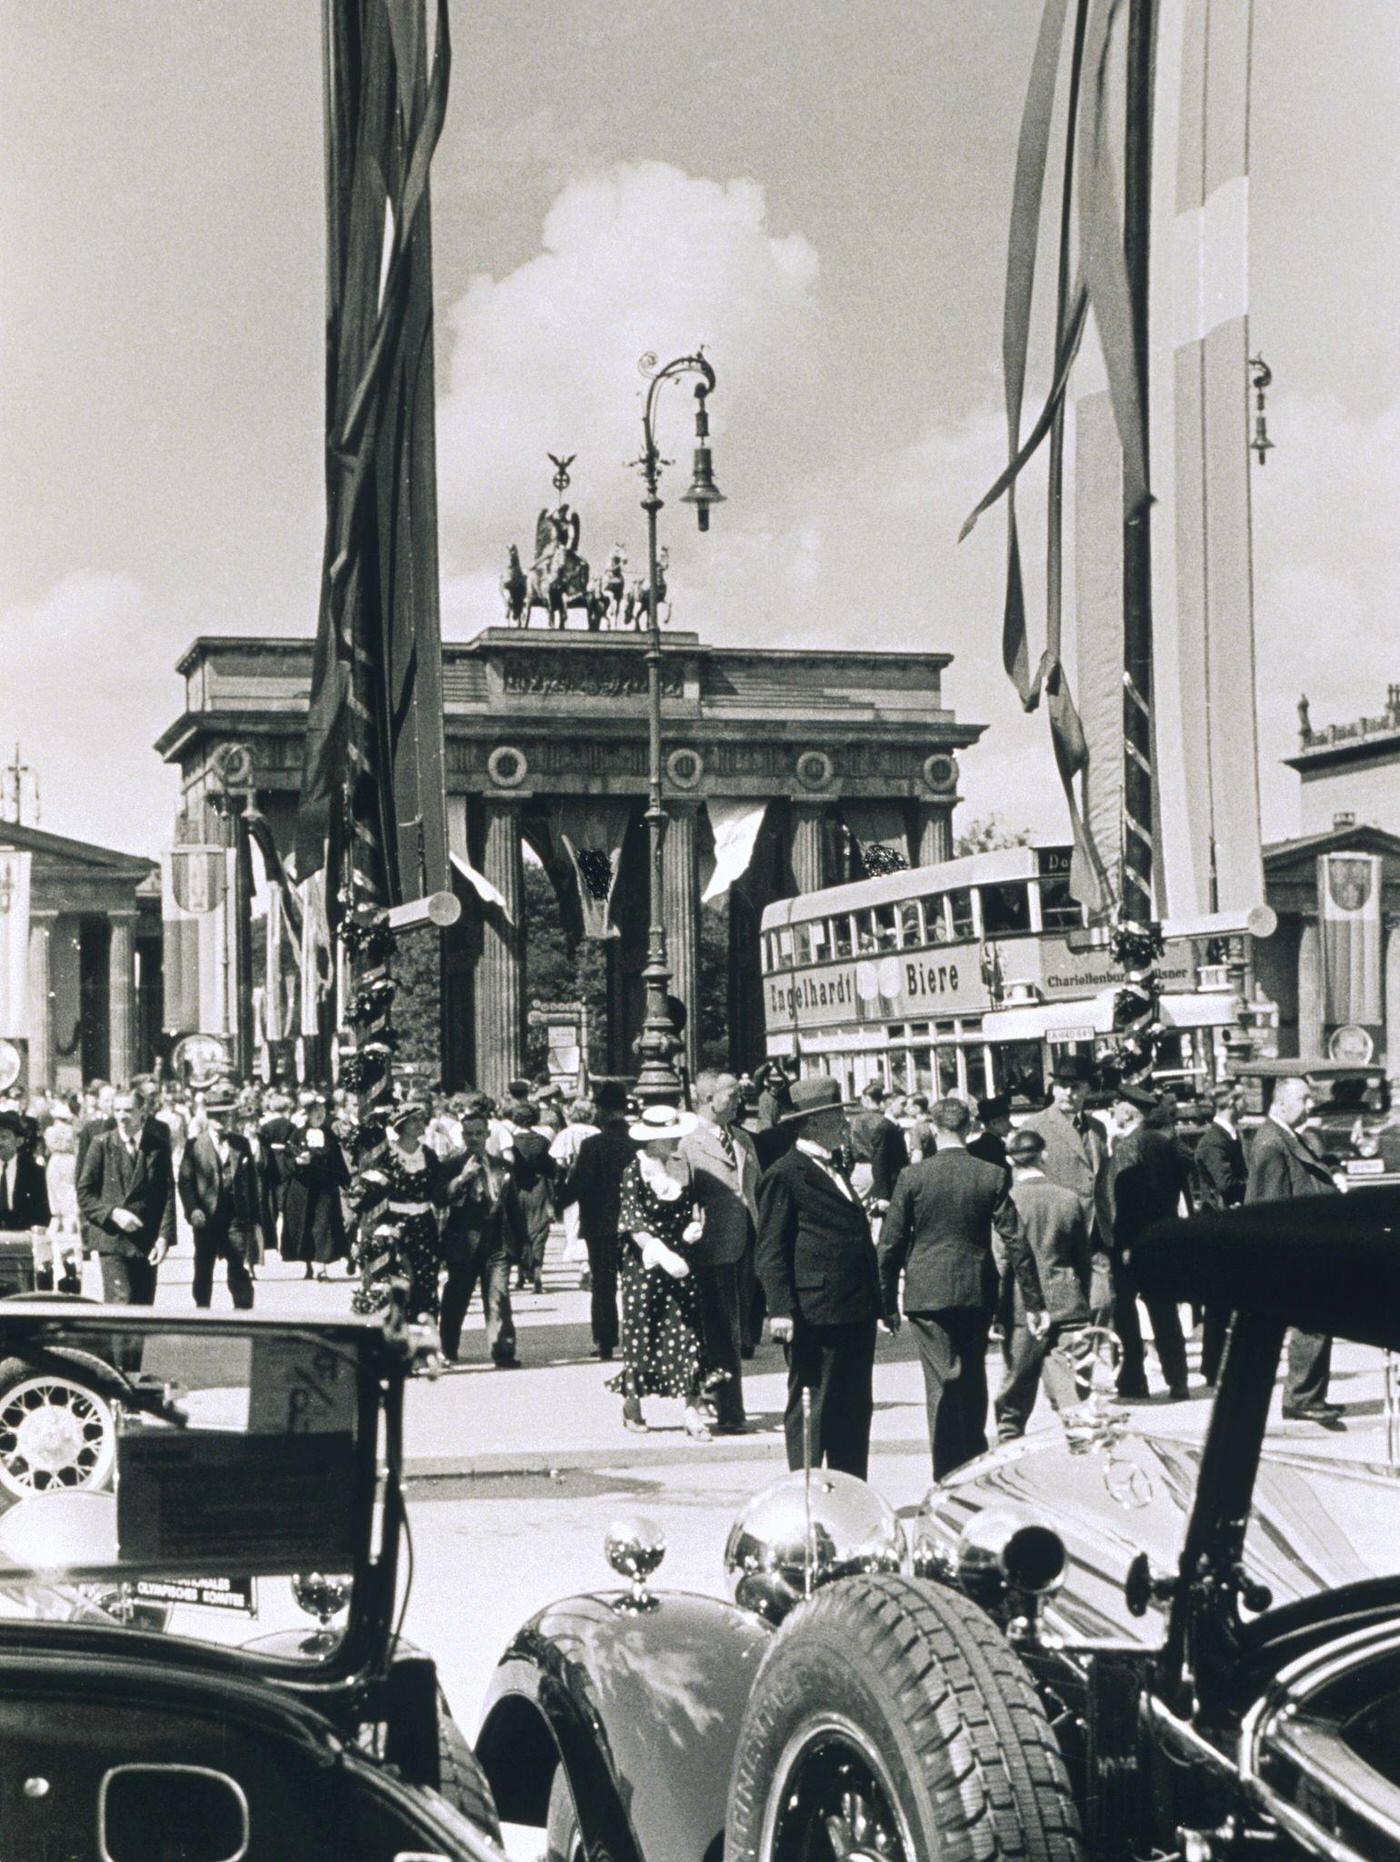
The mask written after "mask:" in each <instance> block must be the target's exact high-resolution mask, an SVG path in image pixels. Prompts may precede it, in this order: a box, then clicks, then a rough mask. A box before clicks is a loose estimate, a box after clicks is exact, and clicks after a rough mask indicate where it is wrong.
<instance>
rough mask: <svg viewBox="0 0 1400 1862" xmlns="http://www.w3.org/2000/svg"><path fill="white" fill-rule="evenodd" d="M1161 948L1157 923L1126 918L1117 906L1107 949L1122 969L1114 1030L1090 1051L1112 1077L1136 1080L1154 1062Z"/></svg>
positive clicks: (1159, 1012) (1115, 1000)
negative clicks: (1145, 922)
mask: <svg viewBox="0 0 1400 1862" xmlns="http://www.w3.org/2000/svg"><path fill="white" fill-rule="evenodd" d="M1165 948H1166V945H1165V943H1164V941H1163V938H1162V927H1161V925H1159V924H1157V923H1155V922H1154V923H1151V924H1142V923H1139V922H1138V921H1137V920H1134V919H1130V918H1125V917H1124V916H1122V908H1121V907H1120V908H1119V916H1118V917H1117V918H1116V919H1115V921H1114V923H1113V926H1112V929H1111V930H1110V933H1109V950H1110V951H1111V953H1112V956H1113V961H1114V962H1115V963H1116V964H1117V965H1118V967H1119V969H1120V970H1122V971H1123V982H1122V983H1121V984H1120V985H1119V987H1118V988H1117V989H1116V990H1115V992H1114V996H1113V1032H1112V1034H1110V1035H1109V1036H1107V1037H1106V1038H1105V1039H1104V1040H1102V1041H1100V1042H1099V1043H1098V1047H1097V1050H1096V1053H1095V1059H1096V1061H1097V1062H1098V1065H1099V1067H1100V1068H1101V1069H1102V1070H1103V1071H1104V1072H1105V1073H1112V1074H1113V1075H1114V1076H1115V1077H1116V1078H1117V1079H1120V1080H1135V1079H1140V1078H1141V1077H1143V1076H1144V1075H1146V1074H1150V1073H1151V1072H1152V1069H1153V1067H1154V1065H1155V1064H1156V1059H1157V1047H1158V1043H1159V1042H1160V1040H1161V1038H1162V1033H1163V1027H1162V1005H1161V996H1160V992H1159V988H1158V979H1157V967H1156V966H1157V959H1158V958H1159V957H1160V956H1161V955H1162V953H1163V951H1164V950H1165Z"/></svg>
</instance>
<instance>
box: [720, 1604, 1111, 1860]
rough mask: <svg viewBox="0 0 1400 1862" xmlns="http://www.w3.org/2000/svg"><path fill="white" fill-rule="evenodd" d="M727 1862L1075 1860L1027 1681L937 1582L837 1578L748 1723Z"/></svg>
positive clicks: (798, 1617)
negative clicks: (848, 1857)
mask: <svg viewBox="0 0 1400 1862" xmlns="http://www.w3.org/2000/svg"><path fill="white" fill-rule="evenodd" d="M724 1853H725V1858H726V1862H797V1858H801V1859H802V1862H828V1858H835V1857H838V1856H843V1855H851V1854H860V1855H864V1854H867V1853H869V1854H878V1855H880V1856H881V1857H888V1858H889V1862H974V1858H975V1859H976V1862H988V1859H989V1858H992V1857H1015V1858H1017V1862H1082V1858H1083V1855H1084V1849H1083V1843H1082V1840H1081V1837H1080V1832H1079V1817H1078V1813H1077V1811H1076V1809H1075V1805H1074V1800H1073V1796H1072V1793H1071V1790H1070V1783H1069V1776H1068V1773H1067V1771H1066V1769H1065V1764H1064V1759H1063V1757H1062V1755H1061V1753H1060V1749H1059V1747H1058V1745H1057V1744H1056V1743H1055V1736H1054V1734H1053V1732H1052V1731H1051V1729H1050V1724H1049V1721H1048V1720H1047V1718H1046V1716H1045V1711H1044V1709H1043V1708H1042V1706H1041V1704H1040V1700H1039V1698H1038V1696H1037V1694H1036V1691H1035V1688H1034V1686H1033V1684H1032V1682H1031V1678H1030V1676H1029V1674H1028V1673H1027V1672H1026V1669H1025V1667H1024V1666H1023V1665H1022V1663H1021V1662H1020V1660H1019V1659H1018V1658H1017V1656H1016V1654H1015V1653H1014V1651H1013V1650H1012V1649H1011V1647H1010V1646H1009V1644H1008V1643H1007V1641H1006V1639H1005V1637H1004V1636H1003V1635H1002V1634H1001V1632H1000V1631H999V1630H998V1629H997V1627H996V1625H995V1624H994V1623H993V1622H992V1621H991V1619H990V1618H989V1617H987V1616H986V1615H984V1614H983V1612H982V1611H980V1610H979V1609H977V1608H976V1607H975V1606H974V1605H973V1604H971V1603H969V1602H967V1601H966V1600H965V1599H964V1598H962V1597H959V1596H955V1595H954V1594H952V1593H951V1592H948V1591H943V1590H940V1589H938V1588H937V1587H936V1586H934V1585H932V1584H926V1583H923V1582H921V1581H919V1580H916V1579H912V1578H905V1577H896V1576H872V1577H854V1578H847V1579H843V1580H842V1581H840V1582H839V1583H836V1584H832V1585H830V1586H829V1587H828V1588H826V1589H824V1590H821V1591H818V1592H817V1594H816V1596H814V1597H813V1598H811V1600H810V1601H809V1602H807V1603H805V1604H803V1605H802V1606H800V1608H798V1609H797V1610H794V1611H793V1613H792V1615H791V1616H789V1617H788V1619H787V1621H786V1622H785V1623H784V1624H783V1626H782V1628H781V1629H780V1630H779V1632H778V1634H777V1635H776V1636H775V1637H774V1639H773V1643H772V1646H771V1647H770V1649H769V1650H768V1653H767V1655H766V1656H765V1657H764V1660H763V1666H762V1668H761V1669H760V1670H759V1673H758V1678H757V1680H756V1681H755V1683H754V1688H753V1692H752V1694H751V1695H750V1697H749V1702H748V1706H747V1707H746V1708H745V1710H744V1719H743V1724H742V1727H741V1729H740V1733H739V1744H738V1750H737V1757H736V1760H735V1767H734V1775H733V1780H732V1783H731V1786H730V1797H729V1821H728V1830H727V1834H726V1841H725V1850H724Z"/></svg>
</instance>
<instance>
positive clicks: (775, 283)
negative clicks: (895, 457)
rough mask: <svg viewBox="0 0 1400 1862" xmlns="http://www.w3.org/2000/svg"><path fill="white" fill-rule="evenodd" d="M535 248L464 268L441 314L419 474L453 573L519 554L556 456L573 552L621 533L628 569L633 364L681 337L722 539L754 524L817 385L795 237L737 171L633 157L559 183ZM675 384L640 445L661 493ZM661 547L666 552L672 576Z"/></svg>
mask: <svg viewBox="0 0 1400 1862" xmlns="http://www.w3.org/2000/svg"><path fill="white" fill-rule="evenodd" d="M542 244H543V250H542V251H541V252H540V253H539V254H537V256H536V257H534V258H532V259H530V260H529V261H528V262H527V263H525V264H524V265H521V266H520V267H519V268H518V269H517V270H515V271H513V272H511V273H509V274H507V275H506V276H505V277H502V278H491V277H488V276H485V275H482V276H478V277H476V278H474V279H473V280H472V282H471V284H470V286H469V287H468V289H467V292H466V294H465V296H464V297H462V298H461V299H460V300H459V301H458V302H457V303H456V304H455V305H454V306H453V307H452V309H451V310H450V311H449V312H448V314H447V316H446V318H445V319H444V324H445V328H446V332H447V333H448V338H449V344H448V346H449V361H448V368H447V388H446V392H445V393H444V395H443V396H442V399H441V401H440V403H439V407H438V466H439V477H440V484H441V498H440V508H441V511H442V521H443V528H444V541H445V554H446V556H447V558H448V560H449V561H450V563H451V564H452V565H454V567H455V568H456V569H457V570H459V571H463V572H466V573H468V574H470V573H473V572H478V571H481V570H483V569H485V568H487V567H490V569H491V570H492V576H493V579H494V577H495V576H497V575H499V573H500V569H501V567H502V566H503V565H504V562H505V554H506V546H507V545H508V544H509V543H511V542H515V543H517V544H518V545H519V546H520V549H521V552H522V554H523V555H524V556H525V559H526V560H527V562H528V560H529V557H530V555H531V554H532V553H533V544H534V525H535V516H536V513H537V512H538V510H539V509H540V507H541V506H542V505H543V504H544V503H545V502H546V501H552V498H553V493H552V491H551V487H550V475H551V470H552V468H551V467H550V465H549V463H548V460H547V458H546V454H548V453H551V452H553V453H570V452H575V453H577V454H578V461H577V464H576V465H575V467H574V482H573V486H572V487H571V490H570V493H569V496H570V499H571V501H572V502H573V503H574V504H575V506H576V507H577V508H578V509H579V510H580V512H581V514H582V516H583V519H584V523H585V531H584V537H583V551H584V554H585V555H586V556H588V557H589V559H590V561H591V562H592V563H593V564H594V565H595V566H601V565H602V564H603V563H604V562H605V561H606V558H607V553H608V551H609V549H610V547H611V546H612V544H613V543H614V542H615V541H618V540H621V541H623V542H624V543H625V544H626V545H627V548H628V551H629V554H630V555H631V557H632V559H633V563H634V565H636V564H637V563H638V562H639V561H640V559H641V556H642V551H643V547H644V528H643V526H644V519H643V516H642V513H641V510H640V508H639V505H640V497H641V485H640V481H639V479H638V477H637V475H636V473H635V472H630V471H629V470H628V469H627V465H626V462H627V461H629V460H632V459H635V458H636V457H637V455H638V453H639V452H640V451H641V441H642V432H641V410H642V397H643V394H644V391H645V384H644V381H643V378H642V376H641V375H640V374H639V373H638V368H637V363H638V358H639V357H640V356H641V355H642V354H643V353H644V352H645V351H652V352H654V353H656V354H657V355H658V356H659V357H660V359H661V361H662V362H666V361H669V360H670V359H671V357H673V356H677V355H683V354H686V353H688V352H690V351H692V350H693V349H694V348H695V346H696V345H697V344H699V343H703V344H704V345H705V346H706V350H707V353H708V354H709V356H710V358H711V360H712V362H713V364H714V367H715V370H716V372H717V375H718V378H719V386H718V389H717V391H716V393H715V395H714V397H713V400H712V402H711V415H712V420H713V424H714V436H715V449H716V476H717V478H718V480H719V482H720V485H721V487H722V488H723V489H724V490H725V491H727V492H728V493H729V494H730V496H731V499H732V501H733V508H735V509H737V510H738V511H739V512H741V513H743V516H742V518H741V520H740V523H739V525H738V526H735V525H731V527H730V529H729V531H728V532H727V533H726V534H727V535H728V536H732V535H734V534H736V530H737V531H741V530H742V528H743V527H745V526H747V527H757V528H758V529H760V530H761V529H762V527H763V524H764V522H765V521H766V518H767V515H768V513H769V511H770V501H769V498H768V496H767V489H766V488H767V486H768V485H769V484H773V483H781V482H783V479H784V476H785V475H790V474H791V473H792V472H793V471H794V470H796V469H797V465H798V461H799V459H800V454H801V443H802V436H803V434H804V433H805V432H806V431H807V428H808V425H809V422H810V421H811V419H812V418H813V414H814V411H815V406H816V403H817V402H818V400H819V395H820V380H821V372H822V369H821V356H822V353H823V345H822V332H821V322H820V316H819V311H818V305H817V300H816V284H817V276H818V263H817V256H816V253H815V252H814V251H813V249H812V247H811V246H810V244H809V243H808V242H807V240H805V239H804V238H803V237H802V236H801V235H800V234H797V233H790V234H786V235H779V234H777V233H775V232H773V231H772V230H771V229H770V227H769V225H768V222H767V208H766V203H765V200H764V195H763V190H762V189H761V188H760V187H759V186H758V185H757V183H756V182H753V181H748V180H735V181H730V182H728V183H720V182H717V181H712V180H705V179H701V178H698V177H695V176H691V175H686V174H683V173H682V172H681V171H680V170H679V169H677V168H673V167H670V166H668V165H667V164H665V163H660V162H648V163H639V164H628V165H623V166H619V167H615V168H611V169H609V170H607V171H606V172H604V173H600V174H595V175H591V176H589V177H588V178H587V179H583V180H576V181H573V182H571V183H570V184H569V185H568V186H567V187H565V188H564V189H563V190H562V192H561V193H560V194H559V195H558V197H557V198H556V200H555V202H554V204H553V206H552V207H551V209H550V211H549V213H548V215H547V216H546V219H545V223H544V229H543V236H542ZM693 386H694V380H693V378H691V379H688V380H683V381H682V383H681V384H680V385H679V387H668V388H667V389H666V390H664V391H663V395H662V400H661V412H660V415H659V418H658V444H659V445H660V448H661V451H662V453H663V455H664V456H665V457H667V458H669V459H674V460H675V462H676V463H675V466H674V469H673V470H672V471H670V472H669V473H668V474H667V476H666V480H665V482H664V484H663V495H665V496H666V497H667V499H668V504H670V503H673V501H674V500H675V499H676V498H677V497H678V496H679V493H680V492H681V491H682V490H683V489H684V487H685V484H686V483H687V482H688V478H687V477H682V474H683V473H686V471H687V468H688V465H689V449H690V447H691V445H692V444H693V422H692V409H693V405H694V404H693V401H692V398H691V394H690V389H691V388H692V387H693ZM728 508H729V507H726V514H727V510H728ZM686 517H687V520H689V513H686ZM663 521H665V520H663ZM717 522H718V520H717ZM671 527H672V528H674V523H672V525H671ZM693 528H694V526H693V523H691V522H689V521H688V522H687V530H688V531H693ZM707 548H708V546H707ZM677 558H678V552H677V550H676V548H675V547H674V546H673V548H672V560H673V562H676V563H677V567H678V569H679V568H680V564H679V562H678V561H677Z"/></svg>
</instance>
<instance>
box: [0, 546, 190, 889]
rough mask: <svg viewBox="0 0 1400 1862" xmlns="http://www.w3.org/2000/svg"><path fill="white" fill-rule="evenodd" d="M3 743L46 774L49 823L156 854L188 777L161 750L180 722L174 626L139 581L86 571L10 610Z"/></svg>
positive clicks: (45, 822)
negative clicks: (158, 618) (179, 780)
mask: <svg viewBox="0 0 1400 1862" xmlns="http://www.w3.org/2000/svg"><path fill="white" fill-rule="evenodd" d="M0 635H3V638H4V641H5V647H6V675H5V679H4V681H3V685H0V744H4V745H5V746H7V747H8V746H11V745H13V744H15V743H16V742H18V743H19V744H20V745H21V746H22V748H23V752H24V760H25V762H26V763H30V764H32V765H33V766H34V767H35V769H36V770H37V771H38V774H39V783H40V791H41V798H42V815H41V819H40V822H39V825H40V826H41V827H44V828H47V829H49V830H50V831H52V832H53V833H57V834H68V835H72V836H73V837H74V838H75V839H78V840H89V841H94V842H96V843H98V844H99V845H103V846H112V847H117V848H121V849H123V850H125V851H130V852H135V853H149V854H151V855H154V854H155V853H157V852H158V851H159V849H160V847H161V846H162V845H163V844H164V843H165V842H166V841H168V839H169V835H170V828H171V823H172V821H173V817H174V808H175V800H176V781H175V777H174V775H173V772H171V771H170V770H168V769H166V768H165V766H164V765H163V764H162V763H161V762H160V760H159V758H158V757H156V755H155V754H154V752H153V751H152V749H151V744H152V741H153V739H154V738H155V737H156V736H157V735H158V734H159V732H160V731H161V730H162V729H163V728H164V726H165V725H167V724H168V723H169V722H170V715H171V712H172V710H173V709H174V706H173V704H172V697H171V694H172V689H173V688H172V681H171V673H170V649H169V638H170V633H169V629H168V628H165V629H162V628H161V627H160V626H158V625H157V624H156V622H155V619H154V618H153V616H152V614H151V612H150V605H149V602H148V600H147V598H146V595H145V593H144V591H143V590H142V588H141V587H140V585H139V584H138V583H136V582H135V581H133V580H132V578H131V577H130V576H127V575H122V574H114V573H109V572H104V571H96V570H80V571H75V572H74V573H72V574H70V575H66V576H64V577H63V578H62V579H61V580H60V581H58V582H55V583H54V584H53V586H52V587H51V588H49V589H48V591H47V592H46V593H45V594H44V595H43V596H41V598H40V599H39V600H38V601H35V602H30V603H25V604H21V605H16V606H13V607H10V608H7V609H6V610H5V611H4V612H3V614H0Z"/></svg>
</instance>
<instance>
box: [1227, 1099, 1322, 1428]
mask: <svg viewBox="0 0 1400 1862" xmlns="http://www.w3.org/2000/svg"><path fill="white" fill-rule="evenodd" d="M1311 1110H1312V1095H1311V1093H1310V1092H1309V1091H1308V1083H1307V1081H1306V1080H1303V1079H1297V1078H1292V1079H1284V1080H1280V1081H1279V1083H1278V1086H1277V1088H1276V1090H1275V1092H1274V1102H1273V1104H1272V1105H1271V1106H1270V1107H1269V1115H1268V1117H1267V1118H1266V1119H1265V1120H1264V1123H1263V1124H1262V1125H1261V1126H1260V1127H1259V1129H1258V1131H1256V1132H1255V1134H1254V1143H1253V1145H1252V1146H1251V1147H1250V1153H1249V1183H1248V1186H1247V1187H1246V1189H1245V1195H1244V1199H1245V1201H1246V1202H1247V1203H1274V1202H1282V1201H1283V1200H1284V1199H1285V1198H1291V1197H1294V1196H1335V1195H1337V1193H1338V1192H1337V1186H1336V1184H1335V1183H1334V1182H1333V1181H1332V1173H1331V1171H1330V1170H1328V1168H1327V1166H1326V1164H1325V1163H1324V1162H1323V1161H1322V1158H1321V1157H1320V1156H1319V1155H1318V1153H1317V1152H1316V1151H1315V1150H1314V1149H1313V1148H1312V1146H1311V1144H1310V1143H1309V1142H1308V1140H1307V1137H1306V1134H1305V1133H1304V1132H1303V1131H1302V1129H1301V1127H1302V1123H1303V1120H1304V1119H1305V1118H1306V1117H1307V1116H1308V1113H1309V1112H1310V1111H1311ZM1331 1374H1332V1340H1331V1339H1330V1338H1328V1337H1325V1336H1324V1335H1323V1334H1322V1333H1320V1332H1298V1331H1294V1332H1290V1334H1289V1337H1288V1376H1287V1378H1286V1380H1285V1382H1284V1386H1283V1413H1284V1415H1285V1416H1286V1417H1288V1418H1289V1420H1290V1421H1296V1422H1317V1423H1321V1425H1322V1426H1323V1428H1324V1429H1340V1428H1343V1427H1344V1426H1345V1425H1344V1424H1343V1422H1342V1416H1341V1410H1340V1409H1339V1407H1338V1406H1337V1404H1335V1403H1329V1402H1328V1401H1327V1384H1328V1380H1329V1378H1330V1377H1331Z"/></svg>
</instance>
